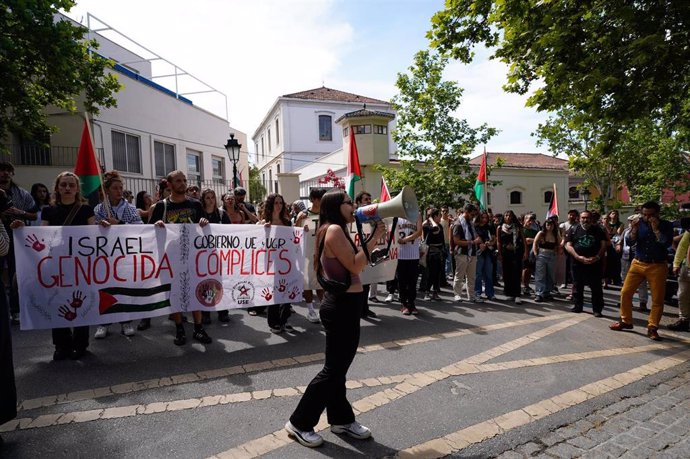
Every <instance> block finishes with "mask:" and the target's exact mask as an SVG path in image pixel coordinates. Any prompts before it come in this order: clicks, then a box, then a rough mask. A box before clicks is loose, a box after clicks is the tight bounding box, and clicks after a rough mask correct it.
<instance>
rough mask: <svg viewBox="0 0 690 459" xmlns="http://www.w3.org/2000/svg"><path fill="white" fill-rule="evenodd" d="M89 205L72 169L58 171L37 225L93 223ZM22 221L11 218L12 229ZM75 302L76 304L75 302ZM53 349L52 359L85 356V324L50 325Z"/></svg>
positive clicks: (74, 358) (91, 209) (87, 331)
mask: <svg viewBox="0 0 690 459" xmlns="http://www.w3.org/2000/svg"><path fill="white" fill-rule="evenodd" d="M95 224H96V218H95V216H94V212H93V208H92V207H91V206H89V205H88V204H84V203H82V197H81V192H80V191H79V177H78V176H77V175H76V174H74V173H73V172H68V171H65V172H61V173H60V174H58V176H57V178H56V179H55V204H54V205H52V206H49V207H46V208H45V209H43V211H42V212H41V226H79V225H95ZM22 226H24V222H23V221H21V220H15V221H13V222H12V225H11V227H12V229H17V228H21V227H22ZM81 302H82V300H81V299H79V298H74V299H73V300H72V306H73V307H74V308H77V307H79V306H81ZM75 303H78V306H77V305H76V304H75ZM52 332H53V344H54V345H55V352H54V353H53V360H65V359H67V358H68V357H69V358H71V359H73V360H78V359H80V358H82V357H84V355H86V348H87V347H89V327H88V326H81V327H74V328H53V329H52Z"/></svg>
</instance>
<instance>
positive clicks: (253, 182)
mask: <svg viewBox="0 0 690 459" xmlns="http://www.w3.org/2000/svg"><path fill="white" fill-rule="evenodd" d="M249 197H250V198H251V200H252V201H253V202H261V201H263V200H264V198H265V197H266V187H265V186H263V185H262V184H261V179H260V178H259V168H258V167H256V166H250V167H249Z"/></svg>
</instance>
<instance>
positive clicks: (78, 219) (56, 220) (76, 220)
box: [41, 204, 94, 226]
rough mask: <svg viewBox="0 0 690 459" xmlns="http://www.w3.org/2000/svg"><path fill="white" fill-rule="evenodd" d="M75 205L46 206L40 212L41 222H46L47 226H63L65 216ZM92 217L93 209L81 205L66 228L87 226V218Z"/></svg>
mask: <svg viewBox="0 0 690 459" xmlns="http://www.w3.org/2000/svg"><path fill="white" fill-rule="evenodd" d="M75 205H76V204H71V205H68V206H66V205H63V204H57V205H54V206H48V207H46V208H44V209H43V211H42V212H41V220H45V221H47V222H48V224H49V226H64V224H65V220H66V219H67V216H68V215H69V213H70V211H71V210H72V208H73V207H74V206H75ZM93 216H94V214H93V207H91V206H90V205H88V204H82V205H81V207H80V208H79V210H78V211H77V213H76V214H75V215H74V217H73V218H72V222H71V223H70V224H69V225H67V226H77V225H88V224H89V218H91V217H93Z"/></svg>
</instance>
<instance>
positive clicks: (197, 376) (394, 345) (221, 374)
mask: <svg viewBox="0 0 690 459" xmlns="http://www.w3.org/2000/svg"><path fill="white" fill-rule="evenodd" d="M564 317H572V314H570V313H564V314H557V315H555V316H540V317H532V318H529V319H522V320H516V321H510V322H503V323H500V324H492V325H484V326H478V327H472V328H466V329H461V330H457V331H453V332H447V333H436V334H433V335H427V336H422V337H417V338H410V339H401V340H393V341H387V342H384V343H379V344H371V345H368V346H362V347H360V348H359V349H357V351H358V352H359V353H369V352H377V351H382V350H386V349H398V348H401V347H405V346H412V345H415V344H420V343H426V342H431V341H438V340H444V339H451V338H458V337H461V336H467V335H474V334H477V333H484V332H487V331H496V330H502V329H506V328H513V327H520V326H523V325H530V324H536V323H541V322H548V321H553V320H559V319H562V318H564ZM322 360H323V353H321V352H320V353H316V354H307V355H298V356H295V357H289V358H285V359H278V360H267V361H263V362H256V363H248V364H245V365H235V366H232V367H227V368H218V369H213V370H206V371H200V372H198V373H184V374H178V375H172V376H168V377H163V378H157V379H147V380H144V381H134V382H128V383H123V384H117V385H114V386H105V387H97V388H94V389H85V390H81V391H76V392H70V393H66V394H56V395H48V396H45V397H39V398H33V399H27V400H23V401H22V402H20V403H19V406H18V408H17V410H18V411H25V410H33V409H36V408H44V407H49V406H55V405H61V404H66V403H72V402H81V401H86V400H95V399H98V398H102V397H109V396H113V395H123V394H131V393H134V392H140V391H145V390H149V389H155V388H159V387H166V386H175V385H179V384H186V383H190V382H200V381H207V380H211V379H217V378H225V377H228V376H232V375H239V374H249V373H256V372H260V371H265V370H275V369H279V368H285V367H290V366H296V365H301V364H305V363H312V362H320V361H322Z"/></svg>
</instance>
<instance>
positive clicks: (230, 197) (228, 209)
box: [222, 192, 248, 225]
mask: <svg viewBox="0 0 690 459" xmlns="http://www.w3.org/2000/svg"><path fill="white" fill-rule="evenodd" d="M222 200H223V212H224V213H225V214H226V215H227V217H228V223H231V224H233V225H241V224H243V223H248V222H247V220H246V217H245V214H244V212H243V211H242V209H240V206H239V204H237V199H235V193H233V192H229V193H225V194H224V195H223V197H222ZM223 223H225V222H223Z"/></svg>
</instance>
